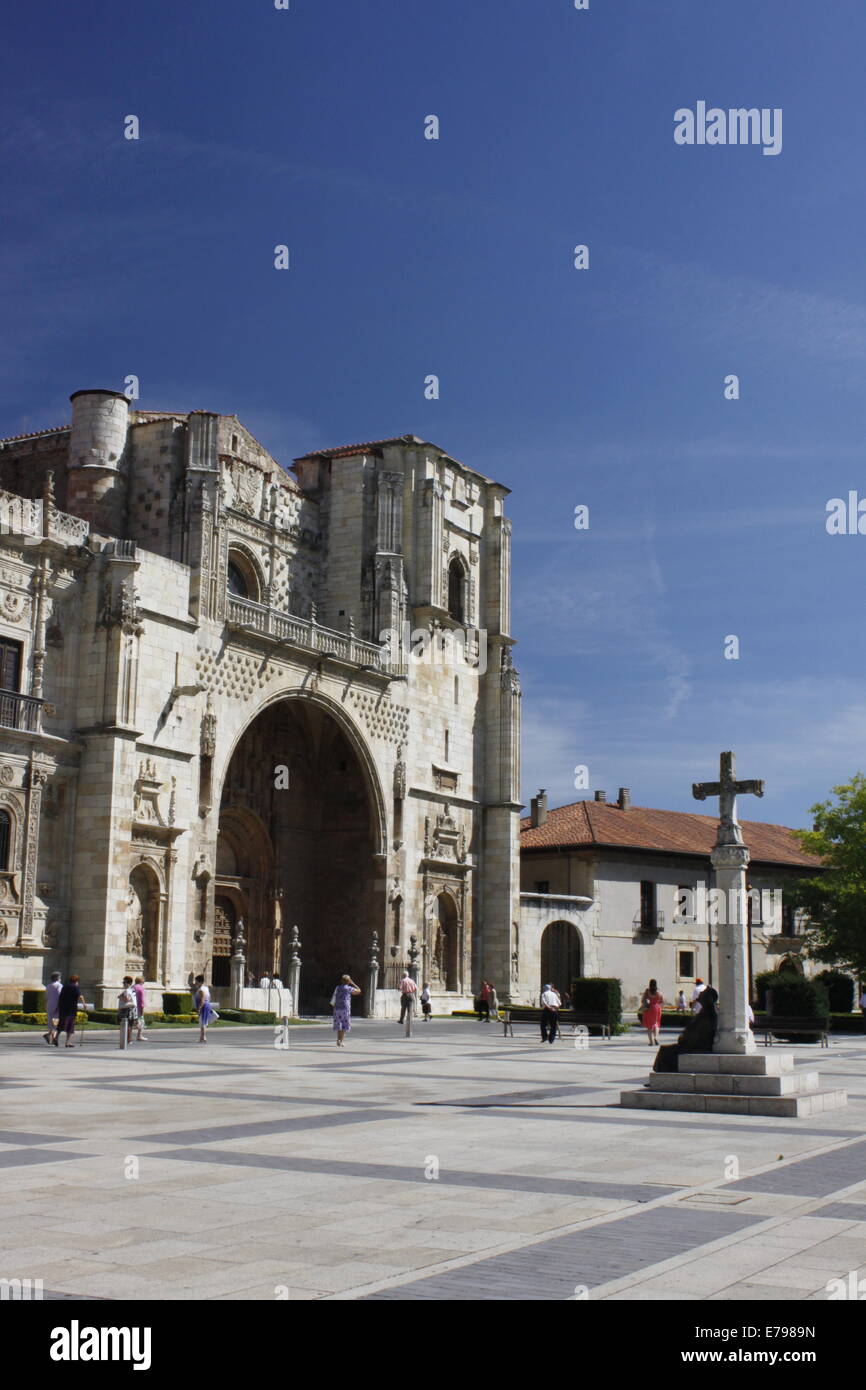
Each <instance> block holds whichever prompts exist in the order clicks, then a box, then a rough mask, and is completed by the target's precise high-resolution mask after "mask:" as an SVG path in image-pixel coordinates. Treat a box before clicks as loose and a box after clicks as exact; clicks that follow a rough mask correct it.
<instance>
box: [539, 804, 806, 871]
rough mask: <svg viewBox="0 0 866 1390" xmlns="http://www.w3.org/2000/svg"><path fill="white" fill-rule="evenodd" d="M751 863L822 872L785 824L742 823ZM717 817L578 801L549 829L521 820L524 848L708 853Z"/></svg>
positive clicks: (552, 816) (551, 814)
mask: <svg viewBox="0 0 866 1390" xmlns="http://www.w3.org/2000/svg"><path fill="white" fill-rule="evenodd" d="M740 824H741V825H742V827H743V839H744V840H745V842H746V844H747V845H748V847H749V850H750V852H751V856H752V859H753V860H755V861H759V862H760V863H768V864H790V865H796V866H799V867H802V868H817V867H818V866H819V865H820V863H821V860H820V859H819V858H817V857H816V856H815V855H813V854H806V853H805V851H804V850H802V849H801V848H800V845H799V843H798V841H797V840H796V839H795V838H794V833H793V831H792V830H790V829H789V828H788V826H785V825H769V824H767V823H766V822H765V821H749V820H744V821H741V822H740ZM717 826H718V817H717V816H702V815H696V814H695V813H694V812H691V811H658V810H654V809H653V808H651V807H649V806H629V807H628V808H627V809H626V810H624V811H623V810H620V808H619V806H618V805H617V804H616V802H604V801H574V802H572V803H571V804H570V805H569V806H558V807H556V808H554V809H553V810H551V811H548V813H547V820H546V821H545V823H544V825H540V826H537V827H535V829H533V828H532V826H531V824H530V818H529V817H528V816H524V817H523V819H522V820H521V822H520V829H521V835H520V847H521V849H554V848H557V849H558V848H562V849H567V848H574V849H581V848H587V849H589V848H592V847H596V846H597V847H602V846H603V847H605V848H611V849H612V848H617V849H619V848H622V849H636V850H653V851H655V852H656V853H665V854H701V855H709V853H710V851H711V849H712V848H713V845H714V844H715V839H716V828H717Z"/></svg>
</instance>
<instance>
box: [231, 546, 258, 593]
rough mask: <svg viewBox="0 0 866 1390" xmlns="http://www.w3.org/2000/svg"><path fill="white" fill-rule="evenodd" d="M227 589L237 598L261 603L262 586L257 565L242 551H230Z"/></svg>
mask: <svg viewBox="0 0 866 1390" xmlns="http://www.w3.org/2000/svg"><path fill="white" fill-rule="evenodd" d="M226 588H227V589H228V591H229V593H230V594H232V595H233V596H234V597H235V598H248V599H252V600H253V602H254V603H258V602H260V599H261V585H260V584H259V576H258V572H257V570H256V567H255V565H254V564H253V562H252V560H250V559H249V557H248V556H247V555H245V554H244V552H243V551H242V550H230V551H229V558H228V564H227V565H226Z"/></svg>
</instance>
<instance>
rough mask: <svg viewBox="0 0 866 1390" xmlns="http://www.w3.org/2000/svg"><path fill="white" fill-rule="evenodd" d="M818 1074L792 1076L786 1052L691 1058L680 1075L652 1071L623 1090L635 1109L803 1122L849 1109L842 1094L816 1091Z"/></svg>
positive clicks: (687, 1057)
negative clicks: (644, 1081)
mask: <svg viewBox="0 0 866 1390" xmlns="http://www.w3.org/2000/svg"><path fill="white" fill-rule="evenodd" d="M818 1086H819V1077H818V1073H817V1072H816V1071H795V1070H794V1058H793V1056H792V1054H791V1053H790V1052H773V1053H770V1054H757V1053H753V1054H751V1055H750V1056H748V1057H743V1056H739V1055H737V1054H733V1053H711V1052H706V1053H690V1054H684V1055H683V1056H682V1057H681V1058H680V1069H679V1071H678V1072H652V1073H651V1074H650V1079H649V1085H648V1087H646V1088H644V1089H643V1090H640V1091H623V1092H622V1094H621V1095H620V1100H619V1103H620V1105H622V1106H626V1107H628V1108H630V1109H633V1110H697V1111H703V1112H705V1113H714V1114H725V1115H781V1116H789V1117H790V1116H793V1117H804V1118H805V1117H806V1116H808V1115H820V1114H822V1113H823V1112H824V1111H825V1110H838V1109H840V1108H841V1107H842V1106H844V1105H847V1103H848V1097H847V1095H846V1093H845V1092H844V1091H839V1090H827V1091H821V1090H819V1089H818Z"/></svg>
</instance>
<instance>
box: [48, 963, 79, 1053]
mask: <svg viewBox="0 0 866 1390" xmlns="http://www.w3.org/2000/svg"><path fill="white" fill-rule="evenodd" d="M83 1008H84V995H83V994H82V993H81V986H80V981H79V978H78V976H77V975H70V976H69V979H68V980H67V981H66V984H65V985H64V986H63V988H62V989H61V991H60V994H59V996H58V999H57V1032H56V1034H55V1036H54V1046H55V1047H59V1046H60V1034H61V1033H65V1034H66V1046H67V1047H74V1046H75V1043H74V1042H73V1041H72V1039H73V1038H74V1036H75V1015H76V1014H77V1013H78V1010H79V1009H83Z"/></svg>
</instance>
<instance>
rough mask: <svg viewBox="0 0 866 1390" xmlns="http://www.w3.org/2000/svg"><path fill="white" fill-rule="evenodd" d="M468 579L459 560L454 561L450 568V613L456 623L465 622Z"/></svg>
mask: <svg viewBox="0 0 866 1390" xmlns="http://www.w3.org/2000/svg"><path fill="white" fill-rule="evenodd" d="M465 594H466V579H465V576H464V574H463V566H462V565H461V563H460V561H459V560H456V559H455V560H452V561H451V564H450V565H449V566H448V613H449V615H450V617H452V618H454V619H455V621H456V622H458V623H462V622H464V621H465V618H464V611H465V607H466V604H465Z"/></svg>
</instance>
